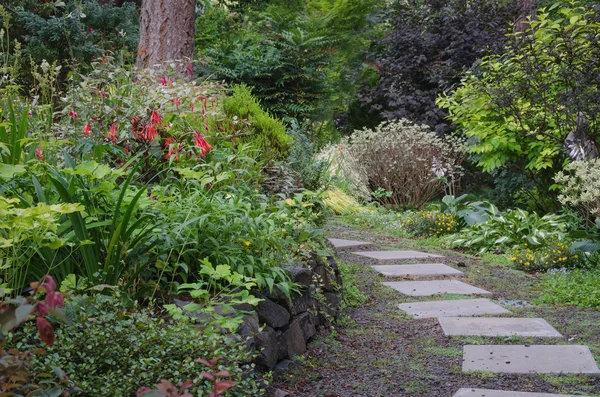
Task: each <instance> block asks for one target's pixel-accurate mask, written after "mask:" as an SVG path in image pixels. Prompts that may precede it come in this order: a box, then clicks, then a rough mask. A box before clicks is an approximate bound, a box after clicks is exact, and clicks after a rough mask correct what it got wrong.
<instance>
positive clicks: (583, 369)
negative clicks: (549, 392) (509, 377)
mask: <svg viewBox="0 0 600 397" xmlns="http://www.w3.org/2000/svg"><path fill="white" fill-rule="evenodd" d="M462 369H463V371H488V372H502V373H508V374H531V373H536V374H548V373H552V374H559V373H563V374H567V373H573V374H600V370H598V366H597V365H596V361H594V357H592V353H591V352H590V349H589V348H588V347H587V346H574V345H569V346H556V345H550V346H547V345H468V346H463V365H462Z"/></svg>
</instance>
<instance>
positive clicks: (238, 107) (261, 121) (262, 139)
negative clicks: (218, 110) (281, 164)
mask: <svg viewBox="0 0 600 397" xmlns="http://www.w3.org/2000/svg"><path fill="white" fill-rule="evenodd" d="M223 111H224V112H225V114H226V115H227V116H229V117H232V118H238V119H243V120H247V122H248V124H249V130H250V135H249V138H248V139H247V141H250V142H252V143H254V144H255V145H256V146H258V147H259V148H260V149H261V150H262V151H263V158H265V159H282V158H285V156H287V155H288V153H289V146H290V144H291V143H292V138H291V137H289V136H288V135H287V134H286V131H285V125H284V124H283V123H282V122H281V121H279V120H277V119H275V118H273V117H272V116H271V115H269V113H267V112H266V111H264V110H263V109H262V108H261V107H260V104H259V102H258V100H257V99H256V98H255V97H253V96H252V93H251V91H250V89H249V88H248V87H246V86H245V85H238V86H235V87H234V88H233V95H232V96H229V97H226V98H224V99H223Z"/></svg>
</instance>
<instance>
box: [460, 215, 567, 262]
mask: <svg viewBox="0 0 600 397" xmlns="http://www.w3.org/2000/svg"><path fill="white" fill-rule="evenodd" d="M491 210H492V211H493V212H490V214H489V215H490V216H489V219H488V220H487V221H485V222H481V223H476V224H474V225H473V226H471V227H469V228H467V229H464V230H463V231H462V232H461V235H460V238H458V239H456V240H455V241H454V243H453V245H454V246H455V247H467V248H470V249H472V250H477V251H479V252H485V251H487V250H498V249H499V250H502V249H507V248H508V249H510V248H512V247H517V246H521V245H524V244H528V245H529V246H532V247H543V246H545V245H546V244H547V241H551V240H552V239H554V240H562V239H563V238H564V237H565V229H566V223H565V221H564V218H563V217H562V216H560V215H555V214H547V215H544V216H542V217H540V216H539V215H538V214H537V213H535V212H533V213H528V212H527V211H524V210H522V209H512V210H507V211H506V212H504V213H498V212H496V211H497V210H496V209H495V207H494V208H492V209H491Z"/></svg>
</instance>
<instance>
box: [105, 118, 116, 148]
mask: <svg viewBox="0 0 600 397" xmlns="http://www.w3.org/2000/svg"><path fill="white" fill-rule="evenodd" d="M106 138H107V139H108V140H110V141H111V142H112V143H117V123H112V125H111V126H110V130H109V131H108V135H107V136H106Z"/></svg>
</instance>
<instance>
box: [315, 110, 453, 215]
mask: <svg viewBox="0 0 600 397" xmlns="http://www.w3.org/2000/svg"><path fill="white" fill-rule="evenodd" d="M463 146H464V145H463V144H462V142H461V141H459V140H458V139H455V138H453V137H449V138H440V137H439V136H437V135H436V134H435V133H433V132H432V131H430V130H429V129H428V127H426V126H419V125H415V124H413V123H411V122H409V121H408V120H404V119H401V120H396V121H391V122H384V123H382V124H380V125H379V126H377V127H376V128H375V129H363V130H359V131H355V132H354V133H353V134H352V135H351V136H350V137H347V138H344V139H343V140H342V142H341V143H340V144H338V145H336V146H335V147H330V148H328V149H327V148H326V150H325V153H328V154H329V160H330V161H331V167H332V171H333V172H334V173H338V174H342V176H344V177H345V178H347V179H349V180H351V181H352V182H353V184H354V186H355V187H356V190H357V191H360V192H365V191H366V192H368V193H369V195H370V196H371V197H373V198H374V199H375V200H377V201H378V202H380V203H381V204H384V205H391V206H396V207H403V208H422V207H423V205H425V203H427V202H428V201H430V200H431V199H432V198H434V197H436V196H438V195H440V194H441V193H442V192H444V189H445V188H447V190H448V191H449V192H450V193H451V192H453V191H454V188H455V186H456V185H457V184H458V182H459V180H460V177H461V175H462V167H461V161H462V158H463ZM376 192H385V194H377V193H376ZM373 193H375V194H373Z"/></svg>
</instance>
